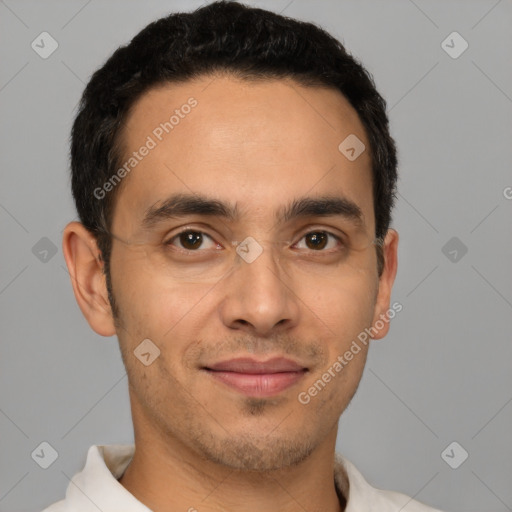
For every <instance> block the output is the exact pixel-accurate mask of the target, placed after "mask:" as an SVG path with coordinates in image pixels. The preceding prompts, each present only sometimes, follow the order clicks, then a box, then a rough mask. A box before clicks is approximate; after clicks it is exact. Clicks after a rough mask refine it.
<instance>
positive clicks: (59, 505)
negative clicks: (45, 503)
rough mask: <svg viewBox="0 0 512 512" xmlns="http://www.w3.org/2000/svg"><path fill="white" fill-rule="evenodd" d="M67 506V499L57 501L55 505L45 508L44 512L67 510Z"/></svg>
mask: <svg viewBox="0 0 512 512" xmlns="http://www.w3.org/2000/svg"><path fill="white" fill-rule="evenodd" d="M65 507H66V501H65V500H61V501H57V502H56V503H54V504H53V505H50V506H49V507H47V508H45V509H44V510H43V511H42V512H65V510H66V509H65Z"/></svg>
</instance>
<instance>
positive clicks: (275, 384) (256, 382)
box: [207, 370, 306, 397]
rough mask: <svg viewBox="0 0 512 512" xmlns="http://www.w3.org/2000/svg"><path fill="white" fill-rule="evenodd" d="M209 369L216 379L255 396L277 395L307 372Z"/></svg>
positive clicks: (245, 393)
mask: <svg viewBox="0 0 512 512" xmlns="http://www.w3.org/2000/svg"><path fill="white" fill-rule="evenodd" d="M207 371H208V373H209V374H210V375H212V376H213V377H214V378H215V379H217V380H220V381H221V382H223V383H224V384H226V385H228V386H229V387H231V388H234V389H236V390H237V391H239V392H241V393H243V394H244V395H248V396H253V397H265V396H272V395H276V394H278V393H280V392H281V391H284V390H285V389H287V388H289V387H291V386H293V385H294V384H296V383H297V382H298V381H299V380H300V379H302V377H304V374H305V373H306V371H305V370H302V371H297V372H282V373H263V374H252V373H235V372H224V371H213V370H207Z"/></svg>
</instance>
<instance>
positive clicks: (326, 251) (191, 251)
mask: <svg viewBox="0 0 512 512" xmlns="http://www.w3.org/2000/svg"><path fill="white" fill-rule="evenodd" d="M184 233H199V234H201V235H204V236H206V237H208V238H209V239H210V240H212V241H213V242H215V240H214V239H213V238H212V237H211V236H210V235H208V233H205V232H204V231H201V230H199V229H184V230H183V231H180V232H179V233H176V234H175V235H174V236H173V237H172V238H170V239H169V240H168V241H167V242H164V245H165V246H172V247H175V246H173V245H172V242H173V241H174V240H176V239H178V238H179V237H180V236H181V235H183V234H184ZM313 233H325V234H326V235H328V236H331V237H332V238H334V239H335V240H336V241H337V242H338V243H339V244H341V245H342V246H344V245H345V244H344V242H343V240H342V238H341V237H340V236H338V235H335V234H334V233H331V232H330V231H327V230H325V229H314V230H311V231H308V232H307V233H304V234H303V235H302V237H301V238H300V239H299V242H300V241H301V240H302V239H303V238H305V237H306V236H308V235H311V234H313ZM215 243H217V244H218V242H215ZM297 243H298V242H297ZM219 245H220V244H219ZM294 245H296V244H294ZM176 249H177V250H178V251H180V252H182V253H187V254H191V253H200V252H204V251H205V250H207V249H203V250H200V249H197V250H191V249H184V248H180V247H176ZM333 250H339V247H338V248H336V249H327V250H324V249H320V250H318V251H315V250H314V249H310V250H309V252H312V253H330V252H332V251H333Z"/></svg>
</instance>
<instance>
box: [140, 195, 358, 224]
mask: <svg viewBox="0 0 512 512" xmlns="http://www.w3.org/2000/svg"><path fill="white" fill-rule="evenodd" d="M187 215H201V216H208V217H219V218H223V219H225V220H227V221H231V222H235V221H237V220H239V219H240V210H239V208H238V205H236V204H235V205H230V204H228V203H225V202H223V201H219V200H217V199H212V198H209V197H207V196H204V195H200V194H174V195H172V196H170V197H169V198H167V199H166V200H165V201H164V202H161V201H159V202H157V203H155V204H154V205H153V206H151V207H149V208H148V209H147V210H146V212H145V214H144V218H143V220H142V228H143V229H151V228H152V227H154V226H155V225H156V224H158V223H160V222H162V221H164V220H168V219H176V218H180V217H185V216H187ZM332 216H339V217H342V218H344V219H346V220H347V221H349V222H351V223H352V224H353V225H354V226H355V227H357V228H364V227H365V222H364V215H363V212H362V210H361V208H360V207H359V206H358V205H357V204H356V203H354V202H353V201H352V200H350V199H348V198H346V197H340V196H321V197H301V198H298V199H295V200H293V201H292V202H291V203H290V204H289V205H287V206H285V207H281V208H280V209H279V210H278V211H277V212H276V214H275V219H276V221H277V222H280V223H286V222H289V221H290V220H292V219H298V218H306V217H332Z"/></svg>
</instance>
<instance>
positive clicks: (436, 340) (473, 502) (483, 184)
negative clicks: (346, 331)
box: [0, 0, 512, 512]
mask: <svg viewBox="0 0 512 512" xmlns="http://www.w3.org/2000/svg"><path fill="white" fill-rule="evenodd" d="M250 3H251V4H253V5H257V6H262V7H266V8H270V9H273V10H275V11H277V12H280V11H282V12H283V14H285V15H288V16H292V17H297V18H300V19H304V20H309V21H315V22H317V23H319V24H321V25H322V26H324V27H325V28H326V29H327V30H329V31H330V32H331V33H333V34H334V35H335V36H337V37H339V38H340V39H341V40H342V42H344V43H345V44H346V46H347V48H348V49H349V51H351V52H352V53H353V54H355V55H356V56H357V57H359V58H360V59H361V60H362V62H363V63H364V64H365V66H366V67H367V68H368V69H369V71H370V72H371V73H372V74H373V76H374V78H375V81H376V83H377V87H378V88H379V90H380V91H381V93H382V94H383V96H384V97H385V98H386V99H387V101H388V108H389V115H390V120H391V128H392V133H393V135H394V137H395V139H396V141H397V143H398V146H399V152H400V153H399V155H400V181H399V191H400V195H399V201H398V205H397V208H396V211H395V215H394V223H393V226H394V227H395V228H396V229H397V230H398V231H399V233H400V235H401V240H400V247H399V271H398V276H397V280H396V284H395V287H394V293H393V301H399V302H401V303H402V304H403V308H404V309H403V311H402V312H401V313H400V314H399V315H398V316H397V317H396V318H395V319H394V320H393V322H392V327H391V331H390V333H389V335H388V336H387V337H386V338H385V339H384V340H382V341H378V342H375V343H374V344H373V347H372V349H371V351H370V357H369V361H368V366H367V368H366V371H365V375H364V377H363V381H362V383H361V385H360V388H359V391H358V393H357V395H356V397H355V398H354V400H353V402H352V404H351V405H350V407H349V408H348V410H347V412H346V413H345V414H344V415H343V416H342V420H341V423H340V435H339V438H338V446H337V449H338V450H339V451H340V452H342V453H344V454H345V455H346V456H347V457H348V458H349V459H351V460H352V461H353V462H354V463H355V464H356V466H357V467H358V468H359V469H360V470H361V471H362V472H363V474H364V475H365V476H366V477H367V479H368V480H369V481H370V483H372V484H373V485H374V486H377V487H382V488H388V489H394V490H399V491H402V492H405V493H407V494H408V495H410V496H415V497H416V498H417V499H419V500H421V501H424V502H427V503H429V504H431V505H433V506H436V507H439V508H441V509H445V510H449V511H454V512H455V511H475V512H477V511H478V512H481V511H486V512H491V511H496V512H498V511H506V510H512V447H511V444H512V443H511V440H510V432H511V423H512V403H511V402H512V371H511V361H512V344H511V343H510V341H511V334H510V332H511V327H512V322H511V318H512V315H511V312H512V266H511V261H512V222H511V219H512V217H511V214H512V200H509V199H507V197H506V196H507V195H508V197H511V196H512V189H507V187H512V172H511V163H512V149H511V147H512V144H511V142H512V66H511V56H512V3H511V2H510V0H501V1H497V0H492V1H483V0H482V1H467V0H465V1H447V0H437V1H434V0H415V1H412V0H394V1H377V0H374V1H357V2H356V1H347V0H338V1H325V0H324V1H320V2H313V1H303V0H295V1H290V0H279V1H275V2H271V1H257V2H250ZM200 5H201V2H200V1H174V0H173V1H171V0H169V1H152V2H142V1H138V2H133V1H131V2H128V1H120V0H118V1H111V0H108V1H99V0H92V1H80V2H78V1H66V2H64V1H61V2H56V1H15V0H5V1H0V43H1V44H0V58H1V63H2V65H1V71H0V119H1V146H0V159H1V166H0V169H1V170H0V172H1V179H2V187H1V189H0V225H1V230H2V250H1V271H0V315H1V326H2V330H1V332H2V340H1V355H0V511H2V512H7V511H8V512H16V511H37V510H40V509H42V508H44V507H45V506H47V505H48V504H49V503H51V502H54V501H57V500H58V499H61V498H63V496H64V491H65V488H66V487H67V485H68V482H69V479H70V478H71V477H72V476H73V474H75V473H76V472H77V471H79V470H80V469H81V468H82V467H83V464H84V462H85V456H86V452H87V449H88V447H89V446H90V445H92V444H108V443H125V442H132V436H133V432H132V425H131V419H130V411H129V402H128V392H127V380H126V376H125V371H124V367H123V365H122V362H121V358H120V353H119V349H118V346H117V340H116V338H115V337H113V338H110V339H106V338H102V337H100V336H98V335H96V334H95V333H94V332H93V331H91V330H90V328H89V326H88V325H87V323H86V321H85V320H84V318H83V317H82V315H81V313H80V310H79V308H78V306H77V305H76V303H75V300H74V297H73V294H72V289H71V284H70V281H69V276H68V273H67V271H66V269H65V263H64V259H63V256H62V250H61V233H62V229H63V228H64V226H65V224H66V223H67V222H68V221H70V220H72V219H74V218H75V211H74V206H73V203H72V199H71V194H70V191H69V177H68V159H67V158H68V136H69V130H70V127H71V123H72V120H73V116H74V114H75V112H76V104H77V101H78V99H79V97H80V94H81V92H82V90H83V88H84V85H85V83H86V82H87V80H88V78H89V77H90V75H91V73H92V72H93V71H94V70H95V69H96V68H97V67H99V66H100V65H101V64H102V63H103V62H104V60H105V59H106V58H107V57H108V56H109V55H110V54H111V52H112V51H114V50H115V49H116V48H117V47H118V46H119V45H120V44H124V43H126V42H128V41H129V39H131V37H133V36H134V35H135V34H136V33H137V32H138V31H139V30H140V29H141V28H143V26H145V25H146V24H147V23H148V22H150V21H152V20H154V19H156V18H158V17H160V16H163V15H165V14H167V13H168V12H170V11H174V10H191V9H192V8H194V7H197V6H200ZM43 31H47V32H49V33H50V34H51V35H52V37H53V38H55V40H56V41H57V42H58V44H59V46H58V49H57V50H56V51H55V52H54V53H53V54H52V55H51V56H50V57H49V58H47V59H42V58H41V57H40V56H39V55H38V54H36V53H35V51H33V49H32V48H31V42H32V41H33V40H35V39H36V37H37V36H38V35H39V34H40V33H41V32H43ZM453 31H457V32H459V33H460V34H461V35H462V36H463V38H464V39H465V40H466V41H467V42H468V43H469V48H468V49H467V50H466V51H465V52H464V53H463V54H462V55H460V56H459V57H458V58H456V59H453V58H451V57H450V56H449V55H448V54H447V53H446V52H445V51H444V49H443V48H442V47H441V43H442V41H443V40H445V38H446V37H447V36H448V35H449V34H450V33H451V32H453ZM450 44H452V43H450ZM454 44H455V43H454ZM458 44H459V43H457V44H455V49H457V48H460V46H457V45H458ZM507 191H510V192H511V193H510V194H509V193H507ZM43 237H47V238H48V239H49V240H50V241H51V243H52V244H53V245H54V246H55V248H56V251H57V252H56V254H55V255H52V252H51V250H50V252H48V254H44V253H43V252H42V250H44V249H45V248H46V250H48V247H50V249H51V247H52V245H50V244H49V242H48V241H46V240H44V241H42V242H40V240H41V238H43ZM452 237H457V239H458V241H456V244H458V247H457V246H453V247H452V245H448V247H447V248H445V249H444V252H443V250H442V248H443V247H444V246H445V244H446V243H447V242H448V241H449V240H450V239H451V238H452ZM38 243H39V244H40V245H36V244H38ZM451 243H452V244H453V243H454V242H451ZM461 244H463V245H464V246H465V247H466V248H467V253H466V254H465V255H463V257H462V258H461V257H460V256H461V254H462V252H461V250H460V248H461V247H463V246H462V245H461ZM34 246H36V248H35V249H34V250H33V247H34ZM454 247H455V249H456V250H457V257H455V253H453V252H452V254H451V255H450V254H449V251H453V248H454ZM445 253H446V255H445ZM41 258H42V259H43V261H42V260H41ZM45 259H46V261H44V260H45ZM453 259H456V260H457V261H452V260H453ZM43 441H47V442H49V443H50V444H51V445H52V446H53V447H54V448H55V449H56V450H57V452H58V458H57V460H56V461H55V462H54V463H53V464H52V465H51V466H50V467H49V468H48V469H46V470H44V469H42V468H41V467H39V465H37V464H36V463H35V462H34V460H33V459H32V458H31V453H32V452H33V451H34V449H35V448H36V447H38V446H39V444H40V443H41V442H43ZM452 441H457V442H458V443H459V444H460V446H461V447H463V449H464V450H466V451H467V452H468V453H469V457H468V459H467V460H466V461H465V462H464V463H463V464H462V465H460V467H458V469H452V468H451V467H450V466H448V464H447V463H446V462H445V461H444V460H443V459H442V457H441V453H442V452H443V450H444V449H445V448H446V447H447V446H448V445H449V444H450V443H451V442H452ZM461 453H462V451H461V449H460V448H456V449H455V450H454V451H453V452H450V455H451V459H452V461H455V462H457V459H460V457H461Z"/></svg>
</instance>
